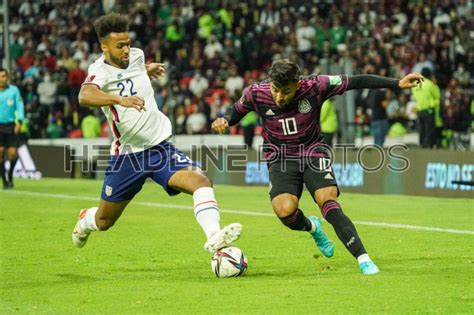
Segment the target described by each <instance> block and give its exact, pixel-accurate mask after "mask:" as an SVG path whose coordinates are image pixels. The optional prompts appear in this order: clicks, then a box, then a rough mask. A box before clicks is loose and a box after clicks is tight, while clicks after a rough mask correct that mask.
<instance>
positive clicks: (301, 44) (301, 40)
mask: <svg viewBox="0 0 474 315" xmlns="http://www.w3.org/2000/svg"><path fill="white" fill-rule="evenodd" d="M315 38H316V31H315V29H314V27H313V26H312V25H310V24H309V21H308V19H306V18H303V20H302V22H301V23H300V25H299V26H297V27H296V41H297V43H298V53H300V54H303V55H307V54H310V53H312V48H313V42H314V40H315ZM308 57H309V56H308ZM308 57H306V58H308Z"/></svg>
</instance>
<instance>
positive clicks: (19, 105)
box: [15, 87, 25, 121]
mask: <svg viewBox="0 0 474 315" xmlns="http://www.w3.org/2000/svg"><path fill="white" fill-rule="evenodd" d="M15 105H16V119H17V120H19V121H23V120H24V119H25V106H24V104H23V99H22V98H21V94H20V90H19V89H18V88H17V87H15Z"/></svg>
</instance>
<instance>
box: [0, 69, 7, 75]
mask: <svg viewBox="0 0 474 315" xmlns="http://www.w3.org/2000/svg"><path fill="white" fill-rule="evenodd" d="M0 72H5V73H6V74H7V77H8V70H7V69H5V68H0Z"/></svg>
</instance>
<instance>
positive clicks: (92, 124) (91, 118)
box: [81, 109, 102, 138]
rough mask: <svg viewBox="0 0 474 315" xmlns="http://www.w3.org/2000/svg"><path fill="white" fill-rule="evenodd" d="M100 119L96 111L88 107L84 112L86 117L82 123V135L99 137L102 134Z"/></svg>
mask: <svg viewBox="0 0 474 315" xmlns="http://www.w3.org/2000/svg"><path fill="white" fill-rule="evenodd" d="M101 129H102V127H101V124H100V119H99V118H98V117H97V115H96V114H94V112H92V111H91V110H90V109H87V110H86V111H85V113H84V118H83V119H82V123H81V131H82V137H84V138H97V137H100V134H101Z"/></svg>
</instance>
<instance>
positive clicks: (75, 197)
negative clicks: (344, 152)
mask: <svg viewBox="0 0 474 315" xmlns="http://www.w3.org/2000/svg"><path fill="white" fill-rule="evenodd" d="M3 193H7V194H17V195H28V196H36V197H42V198H60V199H69V200H87V201H98V198H97V197H92V196H83V195H73V196H71V195H63V194H51V193H42V192H34V191H25V190H8V191H4V192H3ZM133 203H134V204H136V205H140V206H145V207H157V208H159V207H161V208H169V209H180V210H192V209H193V207H192V206H183V205H176V204H169V203H158V202H143V201H136V202H135V201H134V202H133ZM220 211H221V212H223V213H230V214H241V215H249V216H260V217H273V216H274V214H271V213H262V212H256V211H251V210H234V209H220ZM353 222H354V223H356V224H360V225H367V226H376V227H386V228H393V229H406V230H415V231H427V232H439V233H449V234H464V235H474V231H471V230H457V229H448V228H441V227H432V226H419V225H410V224H400V223H386V222H370V221H353Z"/></svg>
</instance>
